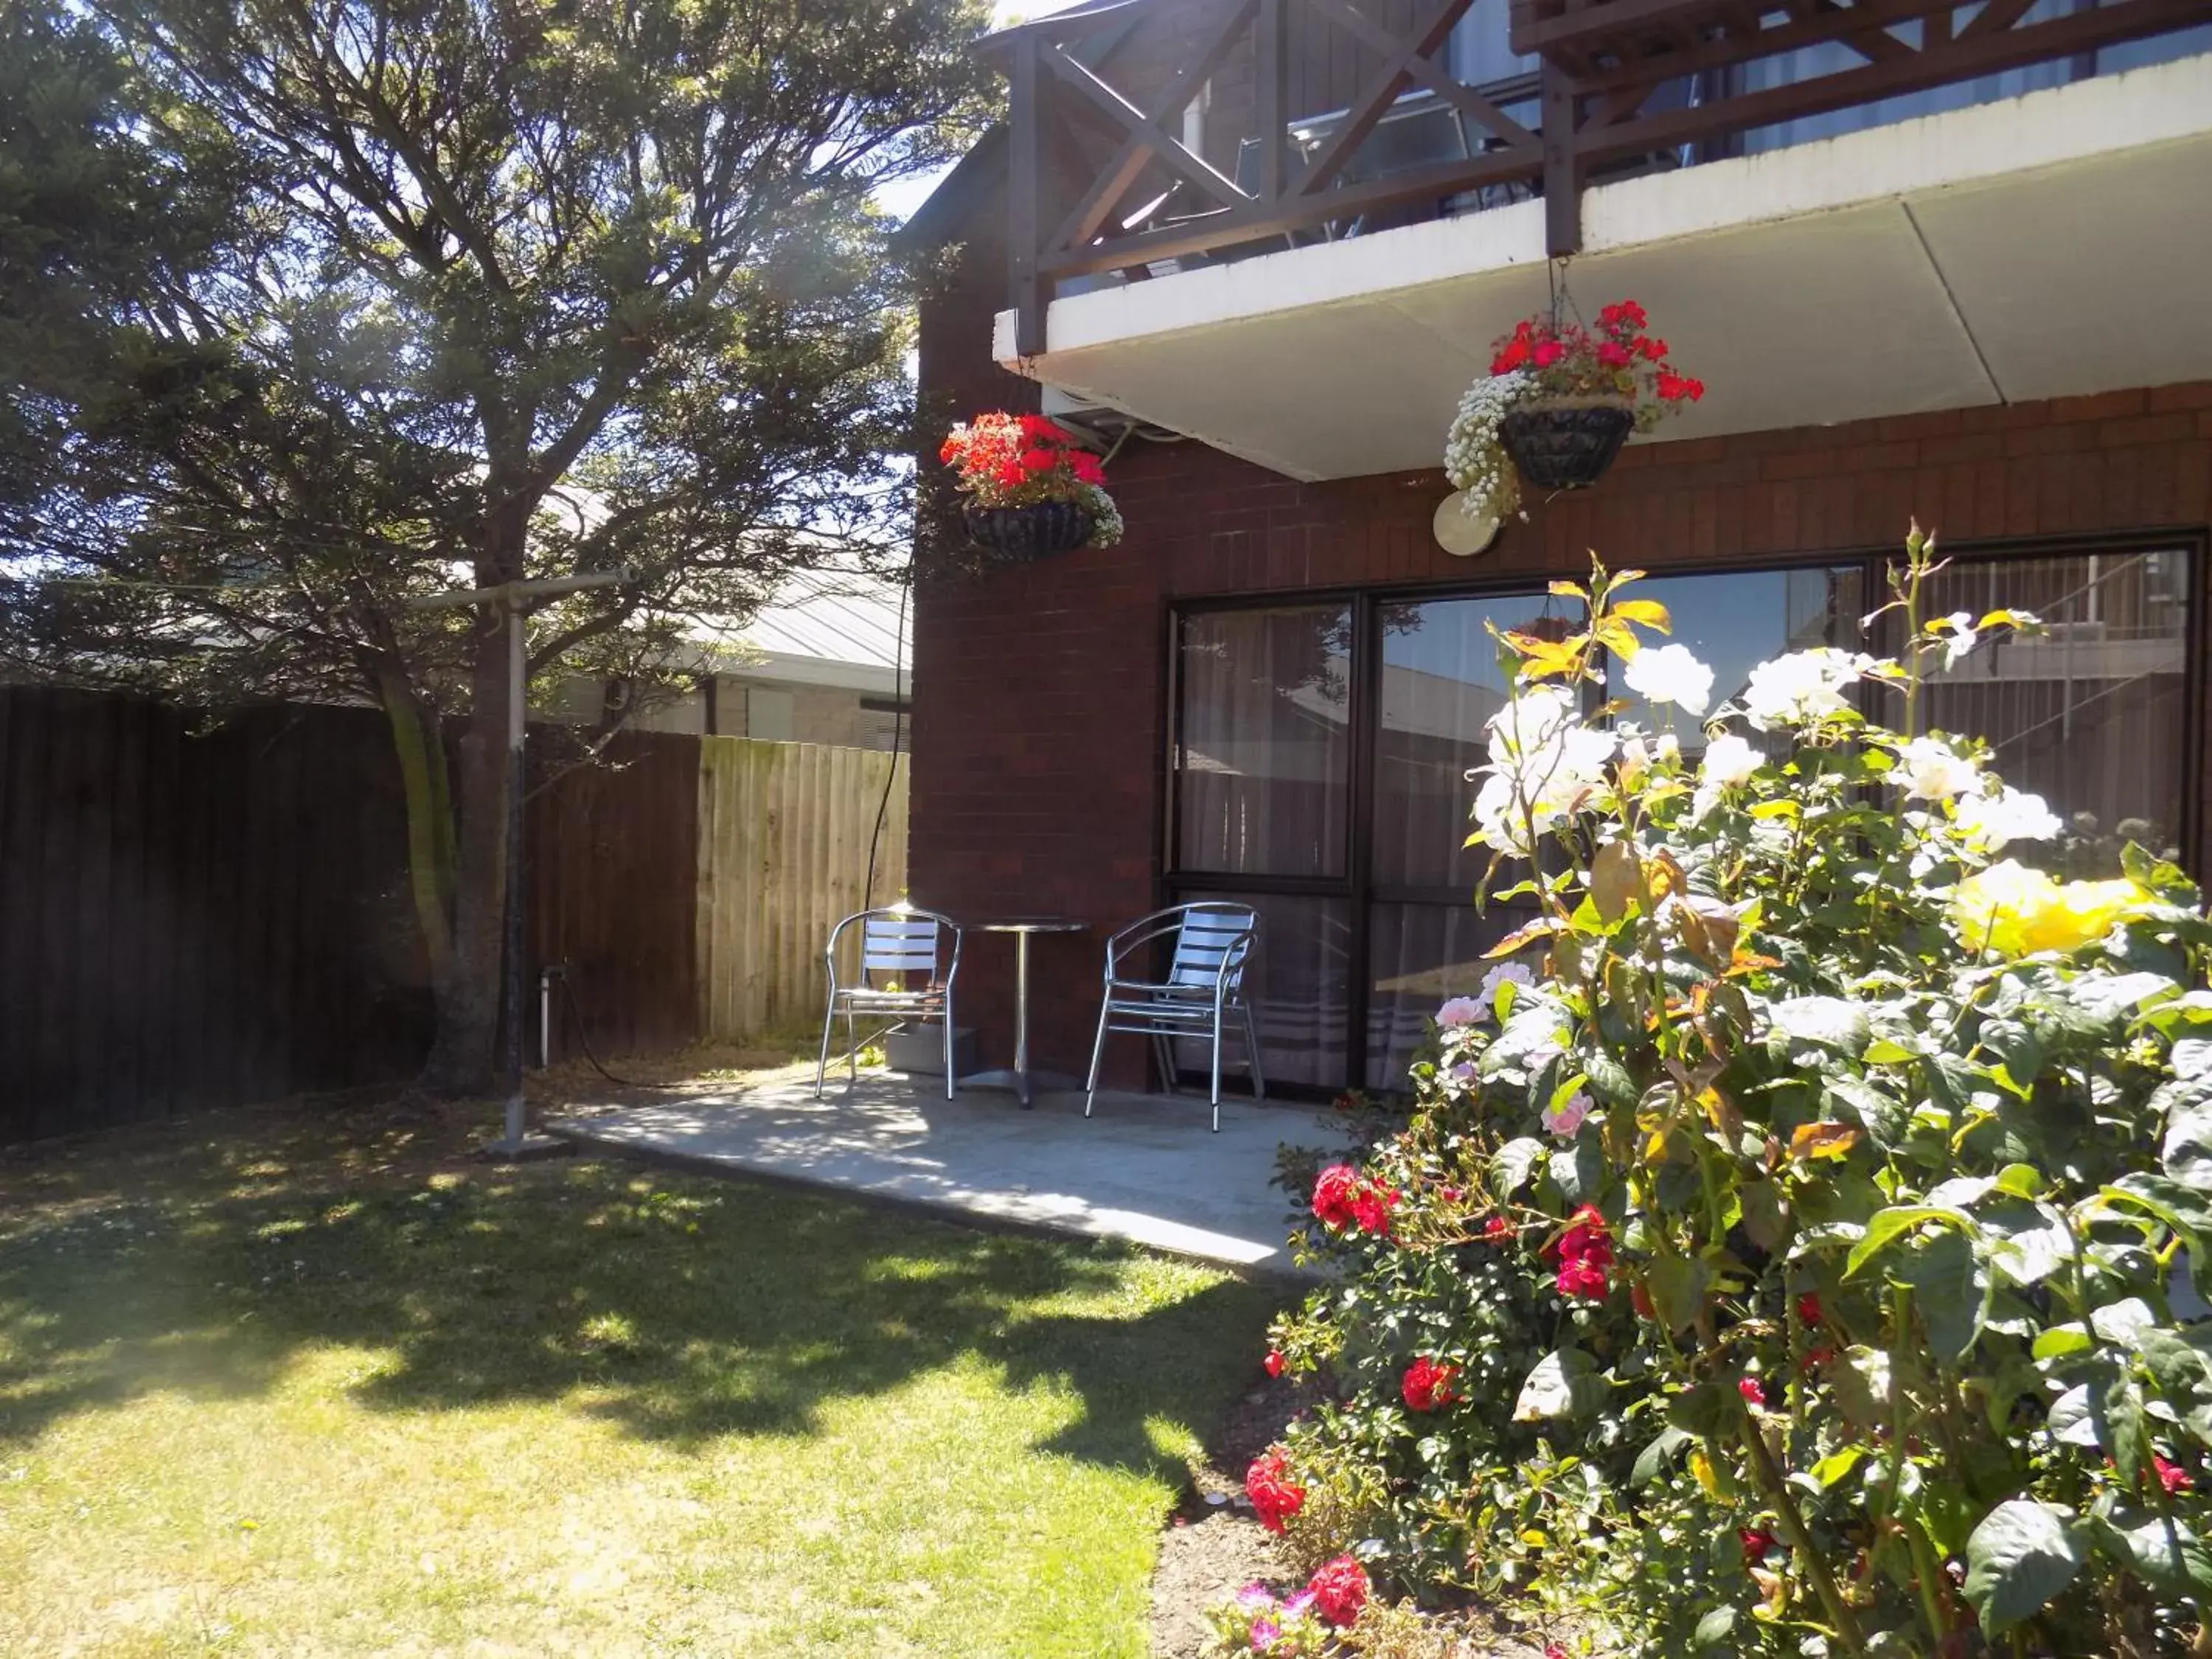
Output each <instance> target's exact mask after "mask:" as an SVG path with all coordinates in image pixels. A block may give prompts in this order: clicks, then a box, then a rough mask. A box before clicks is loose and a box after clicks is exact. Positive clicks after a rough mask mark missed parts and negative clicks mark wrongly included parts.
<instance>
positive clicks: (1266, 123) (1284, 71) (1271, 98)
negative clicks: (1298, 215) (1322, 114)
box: [1255, 0, 1291, 202]
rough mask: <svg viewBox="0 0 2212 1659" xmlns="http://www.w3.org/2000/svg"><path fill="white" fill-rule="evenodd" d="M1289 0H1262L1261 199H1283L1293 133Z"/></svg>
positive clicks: (1259, 48)
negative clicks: (1286, 160)
mask: <svg viewBox="0 0 2212 1659" xmlns="http://www.w3.org/2000/svg"><path fill="white" fill-rule="evenodd" d="M1287 10H1288V8H1287V4H1286V0H1260V21H1259V27H1258V30H1257V33H1256V38H1255V48H1256V52H1257V57H1258V70H1259V82H1260V88H1259V90H1260V176H1259V179H1258V181H1257V182H1258V185H1259V191H1260V199H1261V201H1263V202H1279V201H1281V200H1282V199H1283V159H1284V156H1283V152H1284V150H1285V148H1286V146H1287V141H1288V139H1289V137H1290V135H1289V133H1288V132H1287V131H1285V125H1284V124H1285V120H1286V119H1287V117H1286V115H1285V110H1286V108H1287V106H1288V105H1289V103H1290V56H1291V54H1290V42H1289V41H1288V40H1286V39H1285V35H1286V34H1287V33H1289V28H1290V24H1289V19H1288V15H1287Z"/></svg>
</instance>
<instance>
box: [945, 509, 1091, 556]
mask: <svg viewBox="0 0 2212 1659" xmlns="http://www.w3.org/2000/svg"><path fill="white" fill-rule="evenodd" d="M961 517H962V518H963V520H965V521H966V523H967V526H968V534H969V537H970V538H973V539H974V541H975V544H977V545H978V546H980V547H985V548H987V549H989V550H991V551H992V552H994V553H995V554H997V555H998V556H1000V558H1002V559H1043V558H1049V557H1050V556H1052V555H1054V554H1055V553H1073V551H1074V550H1076V549H1077V548H1079V547H1081V546H1082V545H1083V544H1085V542H1088V541H1089V540H1090V539H1091V532H1092V531H1093V530H1095V529H1096V528H1097V523H1098V521H1097V519H1096V518H1094V517H1093V516H1092V514H1091V509H1090V508H1089V507H1085V506H1082V505H1081V504H1079V503H1078V502H1075V501H1036V502H1033V503H1031V504H1030V506H1027V507H967V508H965V509H963V512H962V513H961Z"/></svg>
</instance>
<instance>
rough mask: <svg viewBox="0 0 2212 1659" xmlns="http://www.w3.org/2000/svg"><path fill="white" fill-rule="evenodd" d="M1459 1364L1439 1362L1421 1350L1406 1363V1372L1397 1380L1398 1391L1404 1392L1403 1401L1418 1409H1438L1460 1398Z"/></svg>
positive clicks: (1422, 1410)
mask: <svg viewBox="0 0 2212 1659" xmlns="http://www.w3.org/2000/svg"><path fill="white" fill-rule="evenodd" d="M1458 1380H1459V1367H1458V1366H1456V1365H1439V1364H1437V1362H1436V1361H1435V1360H1433V1359H1431V1358H1429V1357H1428V1355H1426V1354H1423V1355H1422V1356H1421V1357H1420V1358H1418V1359H1416V1360H1415V1361H1414V1362H1413V1364H1410V1365H1408V1366H1407V1367H1406V1376H1405V1379H1404V1381H1403V1382H1401V1383H1400V1384H1399V1392H1400V1393H1401V1394H1403V1395H1405V1396H1406V1404H1407V1407H1408V1408H1409V1409H1411V1410H1413V1411H1417V1412H1433V1411H1439V1410H1441V1409H1443V1407H1446V1406H1449V1405H1452V1404H1454V1403H1455V1402H1456V1401H1458V1399H1459V1388H1458Z"/></svg>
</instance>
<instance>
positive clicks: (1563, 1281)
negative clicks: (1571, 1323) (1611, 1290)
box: [1559, 1261, 1606, 1302]
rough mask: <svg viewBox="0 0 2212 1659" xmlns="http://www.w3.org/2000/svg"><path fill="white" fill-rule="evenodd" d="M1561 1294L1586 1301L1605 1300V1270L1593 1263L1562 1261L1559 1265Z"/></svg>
mask: <svg viewBox="0 0 2212 1659" xmlns="http://www.w3.org/2000/svg"><path fill="white" fill-rule="evenodd" d="M1605 1291H1606V1278H1605V1269H1604V1268H1603V1267H1600V1266H1598V1265H1597V1264H1596V1263H1595V1262H1591V1261H1562V1262H1561V1263H1559V1294H1560V1295H1561V1296H1568V1297H1581V1298H1582V1299H1583V1300H1584V1301H1589V1302H1602V1301H1604V1300H1605Z"/></svg>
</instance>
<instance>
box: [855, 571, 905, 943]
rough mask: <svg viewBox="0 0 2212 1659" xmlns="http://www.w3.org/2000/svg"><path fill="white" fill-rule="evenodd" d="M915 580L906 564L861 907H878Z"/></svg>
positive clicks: (895, 774) (902, 724)
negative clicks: (879, 795) (882, 769)
mask: <svg viewBox="0 0 2212 1659" xmlns="http://www.w3.org/2000/svg"><path fill="white" fill-rule="evenodd" d="M913 582H914V566H913V565H912V564H911V563H908V566H907V568H906V580H905V581H902V582H901V583H900V584H899V603H898V627H897V629H896V631H895V632H893V634H892V635H891V765H890V771H888V772H886V773H884V794H883V799H881V800H879V801H878V802H877V803H876V827H875V829H873V830H872V832H871V833H870V835H869V836H868V878H867V880H866V882H865V883H863V884H862V885H861V888H860V908H862V909H863V910H872V909H874V908H876V848H877V847H878V845H880V844H881V842H882V841H883V838H884V815H885V814H887V813H888V812H890V810H891V786H892V785H894V784H895V783H896V782H897V781H898V763H899V734H900V733H901V732H903V731H904V730H905V729H906V727H905V721H906V699H905V698H904V696H902V695H901V693H900V689H899V688H900V686H901V685H902V683H903V681H902V675H903V673H904V671H905V667H906V599H907V594H908V592H909V591H910V590H911V587H912V585H913Z"/></svg>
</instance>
